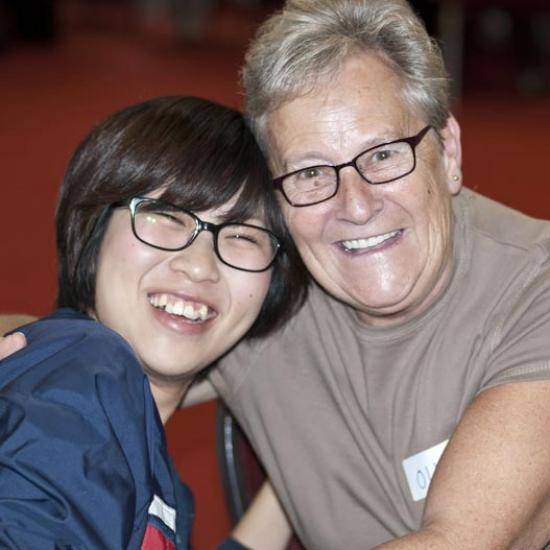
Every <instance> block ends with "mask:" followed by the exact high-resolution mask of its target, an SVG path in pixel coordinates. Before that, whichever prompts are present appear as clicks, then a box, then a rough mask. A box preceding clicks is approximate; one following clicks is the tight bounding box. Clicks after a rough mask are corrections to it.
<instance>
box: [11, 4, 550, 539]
mask: <svg viewBox="0 0 550 550" xmlns="http://www.w3.org/2000/svg"><path fill="white" fill-rule="evenodd" d="M260 15H261V14H258V13H253V12H252V13H251V12H246V11H244V10H242V11H240V12H237V13H234V12H232V11H229V10H228V9H226V10H225V11H224V12H222V13H221V14H220V13H217V14H216V17H215V18H214V19H213V21H212V27H211V29H210V30H209V37H208V40H207V42H206V43H205V44H202V45H200V46H198V45H189V44H187V45H185V44H182V43H176V42H175V41H174V40H172V38H171V37H170V35H169V32H168V31H167V30H166V28H164V29H161V28H159V29H157V30H156V31H155V32H154V33H151V32H143V31H141V32H136V31H135V25H133V24H132V25H130V24H129V22H128V20H127V19H126V18H125V16H124V14H118V15H117V16H116V17H115V18H114V19H112V20H111V19H106V18H105V17H104V15H101V14H100V17H99V20H96V21H94V19H93V18H90V17H89V14H88V15H87V14H83V13H74V12H72V13H69V16H68V21H69V24H68V25H67V26H66V27H65V28H64V29H62V33H61V36H60V38H59V41H58V42H57V44H56V45H55V46H53V47H50V48H42V47H38V46H29V45H22V44H19V45H16V46H13V47H12V48H10V49H8V50H5V51H4V52H0V152H1V153H0V154H1V159H2V160H1V168H2V191H1V199H0V204H1V207H0V209H1V210H2V213H1V217H0V231H1V234H2V235H3V238H2V246H0V274H1V283H2V284H1V285H0V311H3V312H6V311H22V312H27V313H33V314H36V315H40V314H44V313H46V312H47V311H48V310H49V309H50V308H51V307H52V305H53V300H54V295H55V255H54V240H53V212H54V205H55V197H56V193H57V187H58V184H59V181H60V178H61V176H62V173H63V169H64V166H65V164H66V162H67V159H68V157H69V155H70V153H71V151H72V150H73V148H74V147H75V145H76V143H77V142H78V140H79V139H80V138H81V137H82V136H83V135H84V133H85V132H86V131H87V130H88V129H89V127H90V126H91V125H92V124H94V123H95V122H96V121H98V120H99V119H101V118H103V117H104V116H105V115H106V114H108V113H109V112H111V111H113V110H115V109H117V108H119V107H122V106H124V105H126V104H128V103H131V102H136V101H140V100H143V99H145V98H148V97H151V96H155V95H164V94H174V93H177V94H193V95H200V96H205V97H208V98H210V99H214V100H218V101H221V102H224V103H228V104H230V105H233V106H240V105H241V98H240V95H239V93H238V86H237V70H238V67H239V65H240V63H241V60H242V53H243V50H244V47H245V44H246V42H247V40H248V38H249V36H250V32H251V29H252V27H253V25H254V22H255V20H256V19H257V18H258V17H260ZM130 26H132V27H133V28H134V30H133V31H132V30H130V28H129V27H130ZM474 89H475V87H474ZM456 112H457V114H458V117H459V120H460V122H461V124H462V130H463V137H464V159H465V160H464V173H465V181H466V184H467V185H469V186H471V187H473V188H475V189H477V190H479V191H480V192H482V193H486V194H488V195H490V196H492V197H495V198H497V199H498V200H501V201H503V202H505V203H507V204H510V205H512V206H515V207H517V208H520V209H523V210H525V211H526V212H528V213H530V214H532V215H536V216H540V217H546V218H550V175H549V167H548V159H550V98H539V99H532V100H529V101H527V100H513V99H510V96H508V99H504V98H501V99H494V98H493V99H489V97H488V96H487V95H484V97H479V98H476V96H475V93H474V92H471V93H470V95H469V96H468V97H466V98H465V99H464V100H463V101H462V103H461V105H457V108H456ZM168 437H169V442H170V446H171V449H172V451H173V453H174V454H175V457H176V460H177V463H178V467H179V468H180V471H181V474H182V477H183V478H185V479H186V480H187V481H188V482H189V484H190V485H191V487H192V488H193V490H194V492H195V495H196V500H197V522H196V528H195V534H194V541H195V548H197V550H203V549H209V548H214V547H215V543H216V542H217V541H220V540H221V538H222V537H223V536H224V535H225V534H226V533H227V531H228V529H229V524H228V520H227V516H226V513H225V509H224V504H223V501H222V496H221V490H220V482H219V476H218V470H217V464H216V456H215V452H214V408H213V406H212V405H207V406H201V407H198V408H196V409H194V410H189V411H185V412H181V413H178V414H177V415H176V418H175V419H174V421H173V422H171V424H170V426H169V428H168Z"/></svg>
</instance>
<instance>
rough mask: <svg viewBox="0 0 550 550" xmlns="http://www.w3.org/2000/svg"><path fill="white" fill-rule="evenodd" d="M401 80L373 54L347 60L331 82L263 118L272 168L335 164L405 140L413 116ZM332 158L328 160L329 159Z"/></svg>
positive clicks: (285, 104) (363, 54) (386, 64)
mask: <svg viewBox="0 0 550 550" xmlns="http://www.w3.org/2000/svg"><path fill="white" fill-rule="evenodd" d="M402 90H403V82H402V80H401V78H400V76H399V75H398V74H397V73H396V72H395V71H394V70H393V69H392V68H391V67H390V66H389V64H388V63H386V62H384V61H383V60H382V59H381V58H380V57H379V56H377V55H375V54H368V53H362V54H359V55H356V56H354V57H351V58H349V59H347V60H346V61H345V62H344V63H343V65H342V67H341V69H340V70H339V71H338V73H337V74H336V75H335V76H334V78H332V79H330V80H328V81H325V82H323V83H322V84H321V85H319V86H318V87H317V88H316V89H315V90H314V91H312V92H310V93H309V94H307V95H304V96H301V97H297V98H295V99H293V100H290V101H288V102H286V103H284V104H283V105H282V106H281V107H280V108H278V109H277V110H275V111H274V112H273V113H271V114H270V115H269V116H268V118H267V125H266V129H267V141H268V145H269V157H270V162H271V164H272V166H273V167H274V168H275V169H277V168H282V167H285V166H288V165H291V164H292V163H294V162H299V161H300V160H301V158H302V157H312V158H313V157H319V160H323V159H324V160H333V161H334V162H336V160H338V159H336V158H332V157H335V156H338V155H344V156H347V155H350V154H351V155H352V156H353V155H354V154H356V153H357V152H360V151H361V148H366V147H368V146H370V145H371V144H375V143H376V142H377V141H378V142H380V140H384V139H395V138H398V137H402V136H405V135H408V134H407V132H408V129H409V128H410V127H411V125H412V123H411V119H412V118H413V117H412V113H411V112H410V109H409V108H408V107H407V105H406V103H405V102H404V100H403V94H402ZM328 157H330V158H328Z"/></svg>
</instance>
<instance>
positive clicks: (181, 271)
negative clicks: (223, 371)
mask: <svg viewBox="0 0 550 550" xmlns="http://www.w3.org/2000/svg"><path fill="white" fill-rule="evenodd" d="M227 210H228V208H226V207H222V208H219V209H212V210H208V211H205V212H200V213H198V214H199V216H200V217H201V219H203V220H205V221H209V222H214V223H219V222H220V221H222V217H223V213H224V212H226V211H227ZM250 221H251V222H253V223H255V224H257V225H263V224H262V221H263V220H261V219H254V220H250ZM270 279H271V273H270V271H265V272H261V273H247V272H244V271H239V270H237V269H234V268H231V267H229V266H226V265H224V264H223V263H222V262H221V261H220V260H219V259H218V258H217V257H216V255H215V253H214V249H213V242H212V234H211V233H210V232H208V231H203V232H202V233H200V234H199V235H198V237H197V238H196V239H195V241H194V242H193V244H192V245H191V246H189V247H188V248H186V249H184V250H181V251H176V252H167V251H163V250H157V249H155V248H152V247H151V246H148V245H146V244H144V243H142V242H140V241H138V240H137V239H136V237H135V236H134V235H133V233H132V229H131V224H130V212H129V210H128V209H127V208H117V209H115V210H114V211H113V214H112V218H111V220H110V221H109V224H108V227H107V229H106V232H105V235H104V238H103V242H102V245H101V248H100V253H99V258H98V268H97V279H96V295H95V310H94V312H93V313H94V315H95V317H96V318H97V319H98V320H99V321H100V322H102V323H103V324H105V325H107V326H108V327H109V328H111V329H113V330H115V331H116V332H118V333H119V334H120V335H121V336H122V337H124V338H125V339H126V340H127V342H128V343H129V344H130V345H131V346H132V348H133V349H134V351H135V352H136V354H137V356H138V357H139V358H140V360H141V362H142V364H143V368H144V370H145V372H146V373H147V375H148V377H149V379H150V380H151V382H152V384H153V386H155V385H156V386H163V385H164V386H177V385H178V382H181V384H180V386H182V387H183V386H185V385H186V384H187V383H188V381H189V380H190V379H191V377H192V375H193V374H195V373H196V372H198V371H199V370H201V369H202V368H204V367H206V366H207V365H209V364H210V363H212V362H213V361H214V360H216V359H217V358H218V357H219V356H220V355H221V354H223V353H224V352H225V351H227V350H228V349H229V348H230V347H231V346H232V345H233V344H235V343H236V342H237V340H239V339H240V338H241V337H242V336H243V335H244V334H245V332H246V331H247V330H248V329H249V328H250V326H251V325H252V323H253V322H254V320H255V319H256V317H257V315H258V313H259V311H260V308H261V306H262V303H263V300H264V297H265V295H266V293H267V291H268V288H269V284H270ZM155 397H156V398H157V396H156V395H155ZM157 401H158V399H157ZM157 404H158V402H157Z"/></svg>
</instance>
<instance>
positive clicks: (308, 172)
mask: <svg viewBox="0 0 550 550" xmlns="http://www.w3.org/2000/svg"><path fill="white" fill-rule="evenodd" d="M322 175H323V169H322V167H321V166H312V167H311V168H305V169H304V170H301V171H300V172H298V174H297V176H298V178H300V179H312V178H318V177H320V176H322Z"/></svg>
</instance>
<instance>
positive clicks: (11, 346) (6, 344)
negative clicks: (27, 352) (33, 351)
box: [0, 332, 27, 360]
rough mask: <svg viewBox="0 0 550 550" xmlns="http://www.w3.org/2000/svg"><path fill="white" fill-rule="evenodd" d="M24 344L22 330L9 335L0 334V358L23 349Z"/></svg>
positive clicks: (25, 343) (25, 341) (25, 342)
mask: <svg viewBox="0 0 550 550" xmlns="http://www.w3.org/2000/svg"><path fill="white" fill-rule="evenodd" d="M26 345H27V339H26V338H25V335H24V334H23V333H22V332H14V333H13V334H10V335H9V336H0V360H2V359H5V358H6V357H9V356H10V355H11V354H12V353H15V352H16V351H19V350H20V349H23V348H24V347H25V346H26Z"/></svg>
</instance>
